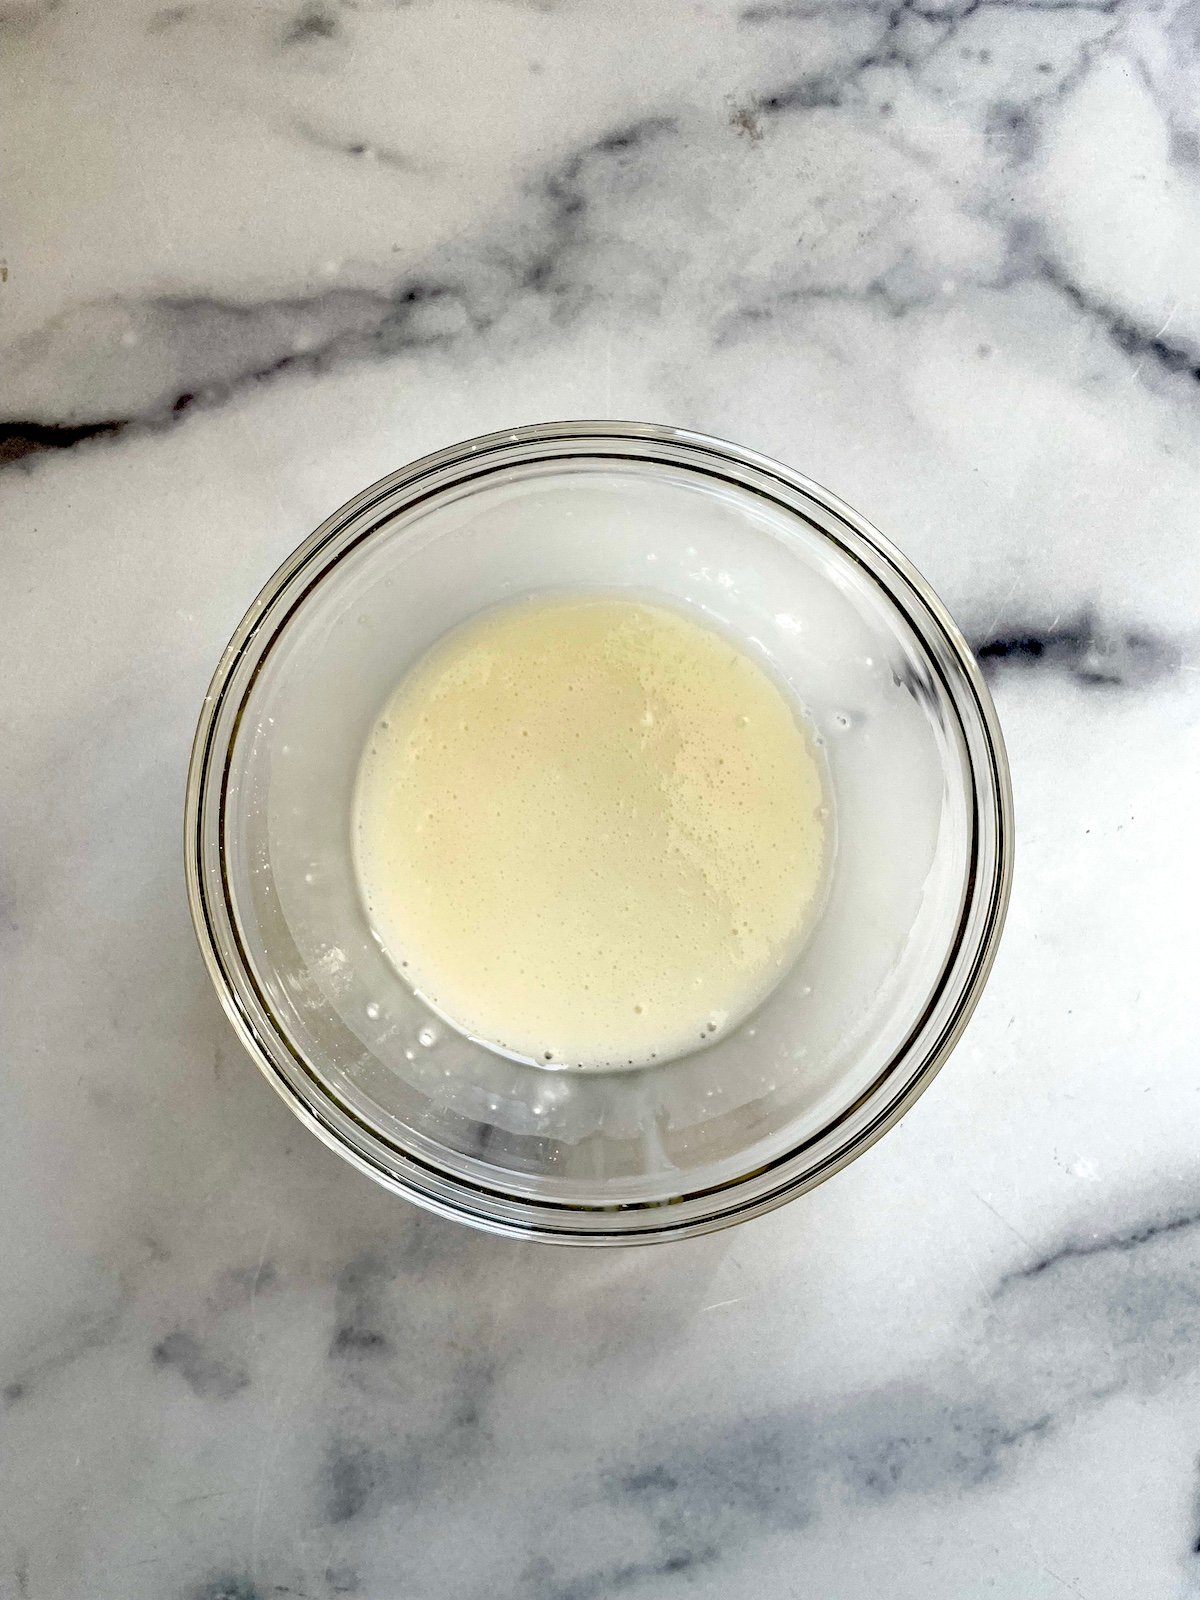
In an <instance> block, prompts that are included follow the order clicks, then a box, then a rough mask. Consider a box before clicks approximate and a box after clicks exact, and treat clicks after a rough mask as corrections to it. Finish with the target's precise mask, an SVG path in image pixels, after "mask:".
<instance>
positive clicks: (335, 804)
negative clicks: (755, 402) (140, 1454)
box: [186, 422, 1012, 1244]
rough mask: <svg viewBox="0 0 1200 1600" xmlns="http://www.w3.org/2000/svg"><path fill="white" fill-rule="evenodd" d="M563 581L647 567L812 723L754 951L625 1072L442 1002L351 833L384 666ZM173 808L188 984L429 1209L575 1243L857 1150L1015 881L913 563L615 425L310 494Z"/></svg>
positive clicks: (648, 433)
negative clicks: (380, 904) (808, 925)
mask: <svg viewBox="0 0 1200 1600" xmlns="http://www.w3.org/2000/svg"><path fill="white" fill-rule="evenodd" d="M581 590H595V591H603V592H608V593H614V592H625V593H630V594H636V595H638V596H644V597H648V598H652V597H654V596H655V595H658V596H661V597H663V598H665V599H666V600H667V601H668V602H669V603H671V604H674V605H676V606H682V607H684V608H688V609H690V610H692V611H693V612H694V613H695V614H697V615H699V616H700V617H702V618H707V619H709V620H710V621H711V622H713V623H715V624H716V625H718V626H720V627H722V628H724V629H727V630H728V631H729V632H730V633H732V634H734V635H736V636H737V637H739V638H740V639H741V640H742V641H743V642H744V643H746V644H747V646H748V647H749V648H750V649H752V650H754V651H756V652H758V653H759V655H760V656H761V657H762V658H763V660H764V662H765V663H767V664H768V665H769V666H770V668H771V670H773V671H774V672H775V674H776V675H777V676H778V677H780V678H781V679H782V680H784V681H785V682H786V683H787V684H788V685H790V686H791V688H792V690H793V691H794V693H795V695H796V697H797V699H798V700H799V701H800V702H801V703H802V704H803V705H804V706H805V708H806V709H807V711H808V714H809V716H810V718H811V721H812V723H813V725H814V726H815V729H816V732H817V736H818V739H819V741H820V743H821V745H822V748H823V752H824V757H825V759H826V762H827V766H828V778H829V783H830V788H831V797H832V807H833V813H834V818H833V820H834V822H835V824H836V840H837V843H836V852H835V855H834V858H833V863H832V867H831V872H830V883H829V889H828V894H827V898H826V902H825V905H824V910H823V912H822V914H821V916H820V919H819V922H818V924H817V926H816V927H815V929H814V930H813V932H812V934H811V935H810V937H809V939H808V942H807V943H806V945H805V947H804V949H803V951H802V952H801V954H800V956H799V957H798V959H797V961H796V964H795V965H794V967H793V968H792V969H791V970H790V971H789V973H788V974H787V975H786V977H785V978H784V980H783V981H782V982H781V983H780V984H779V986H778V987H777V988H776V989H775V990H774V991H773V992H772V994H771V995H770V996H769V997H768V998H767V999H766V1000H765V1001H764V1002H763V1003H762V1005H761V1006H760V1007H759V1008H758V1009H757V1011H755V1012H754V1013H753V1015H752V1016H750V1017H749V1018H747V1019H746V1020H745V1021H744V1022H743V1023H742V1024H741V1025H740V1027H738V1028H736V1029H734V1030H731V1031H730V1032H729V1034H728V1035H726V1036H724V1037H721V1038H719V1040H718V1042H716V1043H714V1044H712V1045H710V1046H707V1047H704V1046H699V1047H698V1048H697V1049H696V1051H695V1052H694V1053H693V1054H690V1055H688V1056H685V1057H683V1058H680V1059H676V1060H674V1061H670V1062H665V1063H658V1064H655V1065H654V1066H652V1067H647V1068H642V1069H640V1070H637V1071H633V1072H628V1071H624V1072H613V1073H604V1072H600V1073H597V1072H585V1073H579V1072H574V1071H571V1070H549V1069H547V1068H545V1067H544V1066H536V1065H532V1064H526V1063H522V1062H519V1061H513V1060H511V1059H509V1058H507V1057H505V1056H501V1055H499V1054H497V1053H495V1052H493V1051H490V1050H489V1049H487V1048H486V1046H484V1045H481V1044H479V1043H477V1042H475V1041H472V1040H470V1039H468V1038H466V1037H464V1036H462V1035H461V1034H459V1033H457V1032H456V1031H455V1030H454V1029H453V1028H451V1027H449V1026H448V1025H447V1024H446V1023H445V1022H444V1021H443V1020H442V1019H441V1018H439V1017H437V1016H435V1015H434V1014H433V1013H432V1012H431V1011H429V1009H428V1008H427V1007H426V1006H425V1005H424V1004H423V1002H422V1001H421V1000H420V999H419V998H418V997H417V996H416V995H415V994H414V993H413V991H412V990H411V989H410V988H409V987H408V986H407V985H406V984H405V983H404V982H403V980H402V979H401V977H400V976H399V974H398V973H397V972H396V970H395V969H394V967H393V966H392V965H391V964H390V963H389V962H388V960H387V959H386V957H385V956H384V954H383V951H382V950H381V948H380V946H379V944H378V942H377V940H376V939H375V938H374V937H373V935H372V932H371V929H370V927H369V925H368V922H367V918H366V915H365V913H364V910H363V907H362V903H361V899H360V896H359V892H358V885H357V882H356V878H355V872H354V866H353V860H352V852H351V841H350V814H351V800H352V793H353V787H354V782H355V778H356V774H357V769H358V763H359V759H360V756H361V753H362V750H363V746H364V743H365V741H366V738H367V735H368V733H369V731H370V729H371V727H372V724H373V723H374V721H375V719H376V717H377V716H378V715H379V712H380V710H381V708H382V706H383V704H384V702H385V701H386V699H387V697H388V695H389V694H390V693H391V691H392V689H393V688H394V686H395V684H396V683H397V681H398V680H399V679H400V677H401V676H402V675H403V673H404V672H405V670H406V669H407V668H408V667H409V666H410V665H411V664H412V663H413V662H414V661H415V660H416V659H417V658H418V657H419V656H420V655H421V654H422V653H423V652H424V651H425V650H426V649H427V648H428V647H429V646H430V645H431V644H432V643H433V642H434V640H435V639H437V638H438V637H440V636H441V635H442V634H443V633H445V632H446V631H447V629H449V628H451V627H453V626H454V625H455V624H457V623H459V622H462V621H463V620H465V619H466V618H467V617H469V616H471V615H473V614H475V613H476V612H478V611H480V610H482V609H483V608H484V607H486V606H488V605H491V604H494V603H496V602H498V601H501V600H505V599H511V598H515V597H517V596H520V595H526V594H532V593H536V592H547V593H562V592H578V591H581ZM186 825H187V876H188V889H189V897H190V902H191V909H192V915H193V918H194V920H195V925H196V930H197V934H198V936H199V939H200V944H201V948H202V950H203V952H204V956H205V959H206V961H207V963H208V967H209V970H210V972H211V974H212V979H213V982H214V984H215V985H216V988H217V992H218V994H219V995H220V997H221V1000H222V1002H223V1004H224V1006H225V1009H226V1011H227V1012H228V1013H229V1016H230V1018H231V1019H232V1021H233V1024H234V1026H235V1027H236V1029H237V1031H238V1033H239V1034H240V1035H241V1037H242V1039H243V1041H244V1043H245V1045H246V1047H247V1049H248V1050H249V1051H250V1053H251V1055H252V1056H253V1057H254V1059H255V1060H256V1061H257V1063H258V1065H259V1066H260V1067H261V1069H262V1070H263V1072H264V1073H265V1074H266V1076H267V1078H268V1079H269V1080H270V1081H271V1083H273V1084H274V1086H275V1088H276V1089H277V1090H278V1091H279V1092H280V1093H281V1094H282V1095H283V1097H284V1098H285V1099H286V1100H287V1102H288V1103H289V1105H291V1107H292V1109H293V1110H294V1111H295V1112H296V1113H297V1115H298V1116H300V1117H301V1119H302V1120H303V1121H304V1122H305V1123H307V1125H308V1126H309V1127H310V1128H311V1129H312V1130H313V1131H314V1132H315V1133H317V1134H318V1135H320V1137H321V1138H323V1139H324V1140H325V1141H326V1143H328V1144H329V1145H331V1146H332V1147H333V1148H334V1149H336V1150H338V1151H339V1152H340V1153H341V1154H342V1155H343V1156H345V1157H346V1158H347V1159H348V1160H349V1161H351V1162H353V1163H354V1164H355V1165H356V1166H358V1167H359V1168H360V1169H361V1170H362V1171H364V1172H366V1173H368V1174H369V1175H370V1176H372V1177H373V1178H376V1179H377V1180H378V1181H379V1182H381V1183H383V1184H384V1185H385V1186H387V1187H388V1188H391V1189H394V1190H396V1191H398V1192H399V1193H402V1194H405V1195H407V1196H408V1197H409V1198H410V1199H413V1200H416V1201H418V1202H420V1203H421V1204H422V1205H425V1206H427V1207H429V1208H430V1209H431V1210H434V1211H438V1212H441V1213H443V1214H444V1215H447V1216H452V1217H457V1218H459V1219H461V1220H462V1221H465V1222H470V1223H474V1224H476V1225H477V1226H480V1227H483V1228H488V1229H491V1230H493V1231H494V1232H498V1233H507V1234H513V1235H518V1236H522V1237H531V1238H537V1239H544V1240H551V1241H559V1242H564V1243H576V1244H625V1243H636V1242H643V1241H653V1240H663V1239H669V1238H678V1237H682V1236H686V1235H688V1234H693V1233H699V1232H704V1231H707V1230H710V1229H713V1228H718V1227H723V1226H725V1225H727V1224H729V1223H733V1222H737V1221H740V1220H742V1219H743V1218H746V1217H751V1216H755V1215H757V1214H759V1213H760V1212H763V1211H766V1210H769V1209H770V1208H772V1207H773V1206H776V1205H779V1204H780V1203H782V1202H783V1201H784V1200H787V1199H789V1198H791V1197H792V1196H793V1195H796V1194H799V1193H801V1192H802V1191H803V1190H805V1189H808V1188H811V1187H812V1186H813V1185H814V1184H816V1183H819V1182H820V1181H821V1180H822V1179H824V1178H826V1177H828V1176H829V1175H830V1173H832V1172H835V1171H836V1170H837V1169H838V1168H839V1167H842V1166H844V1165H845V1164H846V1162H848V1161H850V1160H852V1159H853V1158H854V1156H856V1155H857V1154H858V1153H859V1152H860V1151H862V1150H864V1149H865V1148H866V1147H867V1146H868V1145H869V1144H871V1143H872V1142H873V1141H874V1140H875V1139H877V1138H878V1137H879V1135H880V1134H881V1133H883V1132H884V1131H885V1130H886V1129H887V1128H888V1127H890V1126H891V1124H892V1123H893V1122H895V1121H896V1120H897V1118H898V1117H899V1116H900V1115H901V1114H902V1113H903V1111H904V1110H905V1109H906V1107H907V1106H908V1105H910V1104H911V1102H912V1101H913V1100H914V1099H915V1098H916V1096H917V1095H918V1094H919V1093H920V1092H921V1090H922V1089H923V1088H924V1087H925V1085H926V1084H927V1083H928V1082H929V1080H930V1079H931V1077H932V1076H933V1074H934V1073H935V1072H936V1071H937V1069H938V1068H939V1066H940V1065H941V1063H942V1062H943V1061H944V1060H945V1058H946V1056H947V1054H948V1053H949V1051H950V1050H951V1048H952V1047H953V1045H954V1043H955V1041H956V1040H957V1038H958V1036H959V1034H960V1033H961V1032H962V1029H963V1027H964V1026H965V1024H966V1021H967V1018H968V1017H969V1015H970V1013H971V1011H972V1009H973V1007H974V1005H975V1003H976V1001H977V1000H978V998H979V994H980V990H981V988H982V985H983V983H984V980H985V979H986V976H987V973H988V971H989V969H990V967H991V964H992V960H993V958H994V955H995V951H996V945H997V941H998V939H999V936H1000V930H1001V925H1002V923H1003V919H1004V912H1005V908H1006V904H1007V899H1008V891H1009V883H1010V878H1011V852H1012V801H1011V794H1010V789H1009V781H1008V771H1007V765H1006V761H1005V756H1004V749H1003V744H1002V741H1001V736H1000V730H999V727H998V725H997V721H996V714H995V711H994V708H993V706H992V703H991V700H990V697H989V695H988V693H987V690H986V688H985V687H984V684H983V681H982V678H981V676H980V673H979V670H978V668H977V666H976V664H975V661H974V660H973V658H972V656H971V653H970V650H969V649H968V647H967V645H966V643H965V641H964V640H963V638H962V636H961V635H960V633H959V632H958V630H957V628H956V627H955V626H954V624H953V622H952V621H951V619H950V617H949V616H948V615H947V613H946V611H945V609H944V607H943V606H942V605H941V604H940V603H939V601H938V600H937V598H936V596H935V595H934V594H933V593H932V592H931V591H930V589H929V587H928V585H927V584H925V583H924V581H923V580H922V579H921V578H920V576H919V575H918V574H917V573H916V572H915V571H914V570H913V568H912V567H911V566H910V565H909V564H908V562H907V561H905V560H904V558H903V557H902V556H901V555H900V554H899V553H898V552H897V551H896V550H895V549H893V547H892V546H891V545H890V544H888V543H887V541H886V540H885V539H883V538H882V537H881V536H880V535H879V534H878V533H877V532H876V531H875V530H874V529H873V528H872V527H871V526H870V525H869V524H868V523H866V522H864V521H863V519H862V518H861V517H859V516H858V515H857V514H856V513H855V512H853V511H852V510H850V508H849V507H848V506H845V505H843V504H842V503H841V501H839V500H837V499H836V498H835V497H834V496H832V495H830V494H827V493H826V492H825V491H824V490H823V489H820V488H818V486H817V485H816V484H814V483H811V482H809V481H808V480H807V479H806V478H803V477H801V476H800V475H799V474H798V473H795V472H791V471H789V470H788V469H787V468H785V467H782V466H779V465H778V464H777V463H775V462H773V461H770V460H768V459H767V458H765V457H763V456H760V455H756V454H754V453H753V452H751V451H748V450H743V449H739V448H738V447H736V446H733V445H729V444H725V443H722V442H720V441H718V440H716V439H711V438H706V437H704V436H703V435H699V434H694V433H687V432H684V431H682V430H680V429H675V428H663V427H653V426H650V425H645V424H634V423H616V422H580V423H555V424H549V425H546V426H540V427H533V428H523V429H519V430H518V431H516V432H514V433H503V434H492V435H489V436H487V437H484V438H480V439H474V440H471V441H469V442H468V443H465V444H460V445H457V446H455V447H453V448H452V449H449V450H444V451H441V452H439V453H438V454H436V455H432V456H428V457H426V458H425V459H424V460H423V461H418V462H416V463H414V464H413V465H412V466H409V467H406V468H404V469H403V470H402V471H400V472H397V473H394V474H393V475H392V476H391V477H388V478H385V479H384V480H383V481H382V482H380V483H377V484H375V485H374V486H373V487H372V488H370V489H367V490H365V491H364V492H363V493H362V494H360V495H358V496H357V497H356V498H355V499H354V500H352V501H350V503H349V504H348V505H346V506H343V507H342V509H341V510H340V511H338V512H336V513H335V514H334V515H333V516H332V517H330V518H329V520H328V521H327V522H325V523H324V524H323V525H322V526H321V527H320V528H318V529H317V531H316V532H315V533H314V534H312V536H311V537H310V538H309V539H307V540H306V541H305V542H304V544H302V545H301V546H300V548H299V549H298V550H297V551H296V552H295V554H294V555H292V557H291V558H290V559H289V560H288V561H287V562H285V563H284V565H283V566H282V567H281V568H280V570H279V571H278V572H277V573H276V574H275V576H274V577H273V578H272V579H271V581H270V582H269V583H268V584H267V586H266V588H265V589H264V590H263V592H262V593H261V594H260V595H259V597H258V599H257V600H256V601H255V602H254V604H253V606H252V607H251V608H250V610H249V612H248V613H247V614H246V616H245V618H244V619H243V621H242V623H241V625H240V626H239V628H238V629H237V632H236V633H235V634H234V636H233V638H232V640H231V641H230V644H229V646H228V648H227V649H226V651H225V654H224V656H223V657H222V659H221V663H220V665H219V667H218V669H217V672H216V676H215V677H214V679H213V682H212V686H211V688H210V690H209V693H208V696H207V697H206V699H205V702H204V708H203V711H202V713H201V717H200V724H199V728H198V730H197V734H196V742H195V747H194V751H193V755H192V763H191V770H190V774H189V779H188V792H187V824H186Z"/></svg>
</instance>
